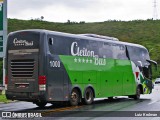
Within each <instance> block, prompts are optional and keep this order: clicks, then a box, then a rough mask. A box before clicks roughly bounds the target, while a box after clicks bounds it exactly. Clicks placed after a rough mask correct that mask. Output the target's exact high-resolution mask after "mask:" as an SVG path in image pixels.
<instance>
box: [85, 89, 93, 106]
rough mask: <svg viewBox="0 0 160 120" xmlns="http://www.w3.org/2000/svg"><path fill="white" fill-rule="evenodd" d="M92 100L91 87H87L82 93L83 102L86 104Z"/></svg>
mask: <svg viewBox="0 0 160 120" xmlns="http://www.w3.org/2000/svg"><path fill="white" fill-rule="evenodd" d="M93 100H94V94H93V90H92V89H91V88H87V89H86V91H85V93H84V103H85V104H86V105H90V104H92V103H93Z"/></svg>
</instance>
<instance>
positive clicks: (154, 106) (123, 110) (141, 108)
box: [0, 85, 160, 120]
mask: <svg viewBox="0 0 160 120" xmlns="http://www.w3.org/2000/svg"><path fill="white" fill-rule="evenodd" d="M0 111H1V112H4V111H12V112H21V113H25V112H26V111H28V112H31V113H32V112H38V113H39V112H40V113H41V115H42V116H43V117H42V118H41V119H47V120H48V119H62V120H63V119H65V120H66V119H67V120H72V119H74V120H75V119H80V120H81V119H82V120H83V119H93V120H97V119H98V120H99V119H100V120H101V119H102V120H103V119H108V120H121V119H122V120H137V119H138V120H160V117H153V115H156V114H157V111H159V112H158V115H160V85H155V87H154V90H153V92H152V94H149V95H141V99H140V100H137V101H135V100H133V99H129V98H128V97H116V98H114V99H113V100H112V101H110V100H108V99H96V100H95V102H94V103H93V104H92V105H79V106H76V107H72V106H67V105H65V106H59V105H51V104H47V106H46V107H45V108H43V109H40V108H38V107H37V106H36V105H34V104H32V103H29V102H13V103H9V104H0ZM114 111H116V112H114ZM152 111H154V112H152ZM149 113H150V114H149ZM143 114H144V115H146V114H147V115H149V116H150V117H148V116H145V117H144V116H143ZM140 115H142V116H143V117H140ZM127 116H128V117H127ZM151 116H152V117H151ZM37 119H39V118H37Z"/></svg>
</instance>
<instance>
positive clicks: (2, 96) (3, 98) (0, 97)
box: [0, 94, 10, 103]
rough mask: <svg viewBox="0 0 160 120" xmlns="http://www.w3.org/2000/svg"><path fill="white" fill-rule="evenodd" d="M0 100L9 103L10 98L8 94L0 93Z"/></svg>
mask: <svg viewBox="0 0 160 120" xmlns="http://www.w3.org/2000/svg"><path fill="white" fill-rule="evenodd" d="M0 102H2V103H8V102H10V100H7V98H6V95H4V94H2V95H0Z"/></svg>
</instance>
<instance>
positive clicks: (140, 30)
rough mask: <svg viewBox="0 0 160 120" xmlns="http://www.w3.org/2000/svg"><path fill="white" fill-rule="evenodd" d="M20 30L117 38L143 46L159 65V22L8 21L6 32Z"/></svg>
mask: <svg viewBox="0 0 160 120" xmlns="http://www.w3.org/2000/svg"><path fill="white" fill-rule="evenodd" d="M21 29H47V30H54V31H61V32H67V33H75V34H81V33H94V34H100V35H106V36H112V37H117V38H118V39H119V40H120V41H127V42H132V43H138V44H141V45H144V46H145V47H146V48H148V50H149V51H150V56H151V59H153V60H155V61H157V62H158V63H160V20H156V21H153V20H146V21H142V20H136V21H128V22H124V21H105V22H99V23H84V22H82V23H75V22H67V23H53V22H46V21H39V20H28V21H26V20H17V19H9V20H8V31H9V32H11V31H16V30H21Z"/></svg>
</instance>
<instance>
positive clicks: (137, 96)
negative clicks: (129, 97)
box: [133, 86, 141, 100]
mask: <svg viewBox="0 0 160 120" xmlns="http://www.w3.org/2000/svg"><path fill="white" fill-rule="evenodd" d="M140 95H141V89H140V87H139V86H138V87H137V89H136V94H135V95H133V98H134V99H135V100H139V99H140Z"/></svg>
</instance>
